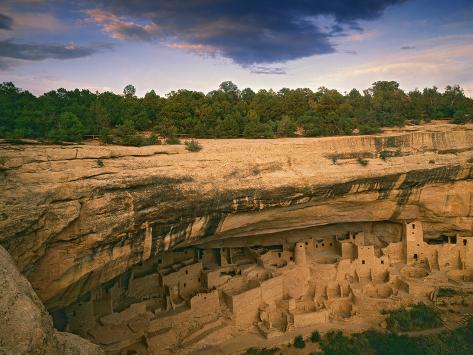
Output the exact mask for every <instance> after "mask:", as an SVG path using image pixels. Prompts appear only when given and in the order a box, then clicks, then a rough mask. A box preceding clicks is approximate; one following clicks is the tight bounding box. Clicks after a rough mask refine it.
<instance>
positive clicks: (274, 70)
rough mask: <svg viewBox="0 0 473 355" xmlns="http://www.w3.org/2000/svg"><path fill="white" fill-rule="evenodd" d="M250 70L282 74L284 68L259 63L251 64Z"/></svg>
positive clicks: (259, 72) (258, 72)
mask: <svg viewBox="0 0 473 355" xmlns="http://www.w3.org/2000/svg"><path fill="white" fill-rule="evenodd" d="M250 72H251V73H253V74H271V75H284V74H286V70H285V69H284V68H272V67H265V66H260V65H254V66H251V68H250Z"/></svg>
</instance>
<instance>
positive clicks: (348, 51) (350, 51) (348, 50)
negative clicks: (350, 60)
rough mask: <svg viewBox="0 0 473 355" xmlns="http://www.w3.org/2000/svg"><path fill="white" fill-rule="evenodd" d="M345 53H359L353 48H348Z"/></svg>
mask: <svg viewBox="0 0 473 355" xmlns="http://www.w3.org/2000/svg"><path fill="white" fill-rule="evenodd" d="M343 53H346V54H351V55H357V54H358V52H357V51H354V50H352V49H346V50H344V51H343Z"/></svg>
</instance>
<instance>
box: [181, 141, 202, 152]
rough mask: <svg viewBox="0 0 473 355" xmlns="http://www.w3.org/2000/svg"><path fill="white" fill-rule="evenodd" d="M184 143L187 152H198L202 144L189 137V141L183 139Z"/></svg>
mask: <svg viewBox="0 0 473 355" xmlns="http://www.w3.org/2000/svg"><path fill="white" fill-rule="evenodd" d="M185 145H186V149H187V150H188V151H189V152H198V151H200V150H202V145H201V144H200V143H199V142H197V141H196V140H194V139H191V140H190V141H185Z"/></svg>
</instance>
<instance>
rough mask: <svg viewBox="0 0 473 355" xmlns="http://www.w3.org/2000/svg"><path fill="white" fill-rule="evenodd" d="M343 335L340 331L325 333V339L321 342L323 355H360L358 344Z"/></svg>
mask: <svg viewBox="0 0 473 355" xmlns="http://www.w3.org/2000/svg"><path fill="white" fill-rule="evenodd" d="M353 339H354V338H352V339H350V338H348V337H346V336H344V335H343V333H342V332H341V331H340V330H337V331H336V332H334V331H331V332H328V333H327V336H326V339H325V340H324V341H323V342H322V344H321V346H322V350H323V352H324V354H325V355H358V354H362V351H361V350H360V349H359V346H357V345H358V344H356V343H354V342H353Z"/></svg>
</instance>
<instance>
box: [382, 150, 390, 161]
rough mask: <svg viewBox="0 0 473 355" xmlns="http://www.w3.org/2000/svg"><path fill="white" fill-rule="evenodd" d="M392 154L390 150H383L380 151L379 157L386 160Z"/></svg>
mask: <svg viewBox="0 0 473 355" xmlns="http://www.w3.org/2000/svg"><path fill="white" fill-rule="evenodd" d="M390 156H391V154H390V152H388V151H387V150H382V151H381V152H380V153H379V157H380V158H381V159H383V160H386V158H388V157H390Z"/></svg>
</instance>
